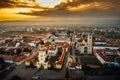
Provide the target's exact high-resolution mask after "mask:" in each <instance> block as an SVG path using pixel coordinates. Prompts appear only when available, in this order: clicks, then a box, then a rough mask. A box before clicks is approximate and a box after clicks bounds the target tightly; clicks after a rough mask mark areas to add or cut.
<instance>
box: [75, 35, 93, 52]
mask: <svg viewBox="0 0 120 80" xmlns="http://www.w3.org/2000/svg"><path fill="white" fill-rule="evenodd" d="M82 36H83V35H81V38H80V40H78V41H77V43H76V49H77V50H78V51H79V52H80V54H92V34H86V35H85V36H86V37H84V38H82Z"/></svg>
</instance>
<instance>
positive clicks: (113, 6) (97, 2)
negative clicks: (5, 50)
mask: <svg viewBox="0 0 120 80" xmlns="http://www.w3.org/2000/svg"><path fill="white" fill-rule="evenodd" d="M40 1H42V0H0V11H3V12H0V14H2V15H4V11H5V10H3V9H5V8H11V9H7V10H14V9H13V8H17V10H16V11H14V14H15V15H26V16H37V17H38V18H40V17H47V18H60V19H61V18H71V17H72V18H75V19H76V18H77V19H78V18H83V17H84V18H85V17H91V18H102V17H106V18H118V19H119V18H120V15H119V14H120V10H119V9H120V1H119V0H53V1H54V2H55V3H54V4H53V3H52V2H47V1H50V0H44V1H42V2H40ZM45 1H46V2H47V3H45ZM22 8H26V9H27V10H26V9H22ZM18 9H21V10H18ZM7 12H8V11H5V13H6V14H7ZM9 12H10V11H9ZM6 14H5V15H6ZM11 14H13V12H11ZM5 15H4V16H5ZM0 17H1V16H0ZM2 18H4V17H2ZM6 19H7V18H6Z"/></svg>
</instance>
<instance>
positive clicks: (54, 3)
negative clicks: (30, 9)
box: [37, 0, 62, 8]
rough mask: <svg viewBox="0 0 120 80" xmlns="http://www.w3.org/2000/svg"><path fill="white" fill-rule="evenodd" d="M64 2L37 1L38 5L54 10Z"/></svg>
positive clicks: (55, 0) (53, 0)
mask: <svg viewBox="0 0 120 80" xmlns="http://www.w3.org/2000/svg"><path fill="white" fill-rule="evenodd" d="M61 2H62V0H37V3H38V4H40V5H41V6H43V7H48V8H54V7H55V6H56V5H58V4H60V3H61Z"/></svg>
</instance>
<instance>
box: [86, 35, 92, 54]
mask: <svg viewBox="0 0 120 80" xmlns="http://www.w3.org/2000/svg"><path fill="white" fill-rule="evenodd" d="M87 44H88V51H87V52H88V54H92V34H90V33H89V34H88V39H87Z"/></svg>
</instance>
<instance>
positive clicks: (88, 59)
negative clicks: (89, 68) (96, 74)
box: [80, 55, 101, 66]
mask: <svg viewBox="0 0 120 80" xmlns="http://www.w3.org/2000/svg"><path fill="white" fill-rule="evenodd" d="M80 61H81V63H82V64H85V63H86V64H87V65H98V66H99V65H101V63H100V62H99V60H98V59H97V58H96V57H95V56H86V55H83V56H82V55H81V56H80Z"/></svg>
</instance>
